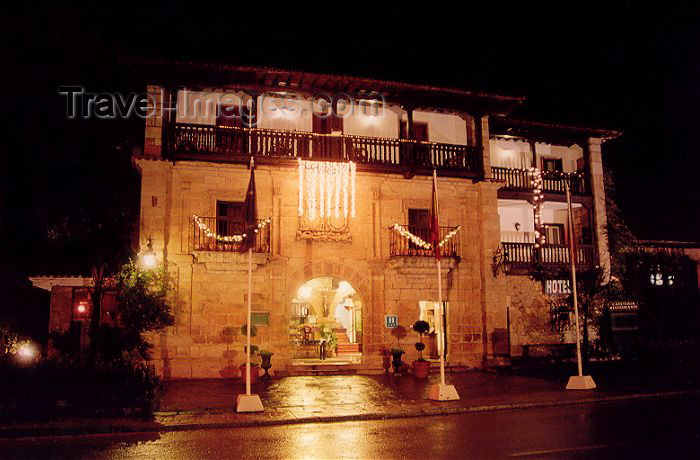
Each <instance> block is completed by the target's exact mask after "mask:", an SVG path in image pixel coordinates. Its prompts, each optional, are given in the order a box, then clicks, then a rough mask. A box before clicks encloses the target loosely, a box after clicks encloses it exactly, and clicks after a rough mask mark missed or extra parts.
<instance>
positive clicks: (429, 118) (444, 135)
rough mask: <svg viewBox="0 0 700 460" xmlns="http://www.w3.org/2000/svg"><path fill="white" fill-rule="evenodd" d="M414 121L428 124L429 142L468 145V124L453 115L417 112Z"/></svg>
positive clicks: (414, 113) (414, 114)
mask: <svg viewBox="0 0 700 460" xmlns="http://www.w3.org/2000/svg"><path fill="white" fill-rule="evenodd" d="M413 121H414V122H415V121H420V122H423V123H428V140H429V141H430V142H440V143H444V144H457V145H466V144H467V122H466V120H464V119H463V118H462V117H460V116H459V115H455V114H451V113H439V112H425V111H421V110H415V111H414V112H413Z"/></svg>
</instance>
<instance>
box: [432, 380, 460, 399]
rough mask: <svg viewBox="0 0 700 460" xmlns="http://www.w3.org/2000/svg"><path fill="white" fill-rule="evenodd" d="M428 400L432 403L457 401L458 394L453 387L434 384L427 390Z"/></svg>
mask: <svg viewBox="0 0 700 460" xmlns="http://www.w3.org/2000/svg"><path fill="white" fill-rule="evenodd" d="M428 399H432V400H433V401H457V400H458V399H459V394H457V389H456V388H455V386H454V385H444V384H442V383H435V384H433V385H430V387H429V388H428Z"/></svg>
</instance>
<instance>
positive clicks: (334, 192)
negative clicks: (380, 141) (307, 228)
mask: <svg viewBox="0 0 700 460" xmlns="http://www.w3.org/2000/svg"><path fill="white" fill-rule="evenodd" d="M355 171H356V166H355V163H353V162H347V163H345V162H342V163H341V162H330V161H329V162H325V161H309V160H302V159H299V173H298V176H299V177H298V180H299V206H298V213H299V216H300V217H301V216H303V215H304V214H306V216H307V217H308V219H309V220H314V219H316V217H317V214H318V217H320V218H321V219H324V218H330V217H336V218H337V217H339V216H340V210H341V208H342V211H343V217H345V218H347V217H348V215H349V216H351V217H355Z"/></svg>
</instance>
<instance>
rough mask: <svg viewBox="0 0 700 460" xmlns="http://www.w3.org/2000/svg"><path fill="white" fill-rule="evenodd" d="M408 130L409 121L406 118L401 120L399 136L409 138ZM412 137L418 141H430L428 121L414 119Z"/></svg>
mask: <svg viewBox="0 0 700 460" xmlns="http://www.w3.org/2000/svg"><path fill="white" fill-rule="evenodd" d="M407 131H408V122H407V121H406V120H401V124H400V125H399V138H401V139H409V137H408V133H407ZM410 138H411V139H413V140H416V141H422V142H428V123H425V122H422V121H414V122H413V132H412V133H411V137H410Z"/></svg>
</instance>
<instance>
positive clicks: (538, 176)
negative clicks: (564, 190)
mask: <svg viewBox="0 0 700 460" xmlns="http://www.w3.org/2000/svg"><path fill="white" fill-rule="evenodd" d="M529 173H530V185H531V186H532V209H533V210H534V211H535V248H539V247H540V246H542V245H543V244H545V243H546V242H547V240H546V238H545V234H544V232H543V228H542V205H543V204H544V194H543V193H542V170H541V169H539V168H530V169H529Z"/></svg>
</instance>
